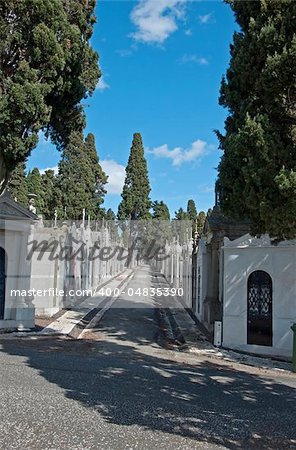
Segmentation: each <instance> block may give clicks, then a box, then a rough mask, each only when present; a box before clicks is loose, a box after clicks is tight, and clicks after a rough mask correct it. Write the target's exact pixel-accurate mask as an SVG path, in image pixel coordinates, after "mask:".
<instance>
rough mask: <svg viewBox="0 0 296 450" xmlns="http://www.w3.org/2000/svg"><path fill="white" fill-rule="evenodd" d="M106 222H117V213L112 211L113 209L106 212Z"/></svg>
mask: <svg viewBox="0 0 296 450" xmlns="http://www.w3.org/2000/svg"><path fill="white" fill-rule="evenodd" d="M104 218H105V220H108V221H109V220H112V221H115V220H116V215H115V213H114V212H113V211H112V209H111V208H109V209H108V210H107V211H106V212H105V217H104Z"/></svg>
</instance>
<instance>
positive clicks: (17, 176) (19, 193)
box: [8, 163, 29, 207]
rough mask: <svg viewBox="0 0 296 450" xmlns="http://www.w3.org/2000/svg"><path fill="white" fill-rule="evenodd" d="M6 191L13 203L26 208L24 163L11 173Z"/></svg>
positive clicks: (26, 195)
mask: <svg viewBox="0 0 296 450" xmlns="http://www.w3.org/2000/svg"><path fill="white" fill-rule="evenodd" d="M8 189H9V192H10V193H11V196H12V198H13V199H14V200H15V201H17V202H18V203H20V204H21V205H23V206H25V207H28V204H29V199H28V187H27V180H26V172H25V163H19V164H18V165H17V166H16V168H15V169H14V170H13V172H12V173H11V177H10V180H9V183H8Z"/></svg>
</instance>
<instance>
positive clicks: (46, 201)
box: [9, 132, 206, 233]
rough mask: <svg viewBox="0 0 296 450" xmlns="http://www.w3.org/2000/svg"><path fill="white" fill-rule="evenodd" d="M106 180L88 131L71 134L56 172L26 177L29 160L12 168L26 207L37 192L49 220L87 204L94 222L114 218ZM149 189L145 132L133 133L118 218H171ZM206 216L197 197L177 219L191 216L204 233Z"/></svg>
mask: <svg viewBox="0 0 296 450" xmlns="http://www.w3.org/2000/svg"><path fill="white" fill-rule="evenodd" d="M107 182H108V176H107V175H106V174H105V172H104V171H103V169H102V167H101V165H100V162H99V157H98V154H97V150H96V144H95V137H94V135H93V134H91V133H90V134H88V135H87V136H86V138H85V139H84V138H83V135H82V133H78V132H73V133H72V134H71V136H70V139H69V143H68V145H67V146H66V147H65V149H64V151H63V153H62V157H61V161H60V163H59V166H58V174H57V175H56V174H55V173H54V171H53V170H51V169H49V170H46V171H45V172H44V173H43V174H41V173H40V171H39V170H38V169H37V168H34V169H33V170H32V171H30V172H29V173H28V174H27V175H26V172H25V164H24V163H20V164H19V165H18V166H17V168H16V169H15V170H14V172H13V175H12V177H11V180H10V184H9V189H10V191H11V193H12V196H13V197H14V198H15V199H16V200H17V201H18V202H19V203H21V204H23V205H24V206H28V196H29V194H35V195H36V200H35V206H36V210H37V213H38V214H42V216H43V217H44V218H45V219H52V218H53V217H54V213H55V211H57V217H58V218H59V219H72V220H75V219H79V218H81V215H82V210H83V209H84V208H85V210H86V214H87V215H89V216H90V217H91V218H92V219H93V220H98V219H99V220H100V219H102V218H105V219H107V220H115V218H116V217H115V214H114V213H113V211H112V210H111V209H109V210H108V211H106V210H105V209H104V208H103V206H102V205H103V202H104V196H105V194H106V184H107ZM150 191H151V189H150V181H149V176H148V169H147V161H146V159H145V155H144V145H143V141H142V136H141V134H140V133H135V134H134V137H133V142H132V147H131V150H130V156H129V160H128V164H127V167H126V178H125V183H124V186H123V191H122V200H121V202H120V204H119V207H118V214H117V218H118V220H145V219H151V218H153V219H157V220H167V221H170V219H171V217H170V212H169V208H168V206H167V205H166V204H165V203H164V202H163V201H154V202H152V201H151V199H150ZM205 218H206V215H205V213H204V212H203V211H201V212H200V213H199V214H198V213H197V209H196V206H195V203H194V201H193V200H189V201H188V205H187V211H184V210H183V209H182V208H180V209H179V210H178V211H176V213H175V217H174V219H175V220H191V221H192V223H193V233H195V232H196V231H198V232H201V230H202V227H203V224H204V221H205Z"/></svg>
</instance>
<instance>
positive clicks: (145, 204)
mask: <svg viewBox="0 0 296 450" xmlns="http://www.w3.org/2000/svg"><path fill="white" fill-rule="evenodd" d="M149 194H150V183H149V178H148V171H147V162H146V159H145V156H144V147H143V142H142V136H141V134H140V133H135V134H134V137H133V143H132V147H131V152H130V156H129V160H128V164H127V167H126V177H125V182H124V186H123V191H122V194H121V196H122V201H121V203H120V204H119V207H118V219H119V220H126V219H129V220H139V219H150V218H151V215H150V211H149V210H150V207H151V201H150V198H149Z"/></svg>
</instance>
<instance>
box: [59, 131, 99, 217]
mask: <svg viewBox="0 0 296 450" xmlns="http://www.w3.org/2000/svg"><path fill="white" fill-rule="evenodd" d="M92 169H93V167H92V165H91V163H90V158H89V155H88V153H87V151H85V143H84V140H83V135H82V133H80V132H72V133H71V136H70V139H69V143H68V144H67V146H66V147H65V149H64V151H63V153H62V158H61V161H60V163H59V173H58V179H57V186H58V189H59V191H60V194H59V204H58V217H59V218H65V219H71V220H79V219H81V218H82V212H83V209H85V213H86V216H89V215H90V216H91V219H92V220H94V219H97V218H98V215H99V211H98V204H97V198H96V194H95V191H96V184H95V176H94V172H93V170H92Z"/></svg>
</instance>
